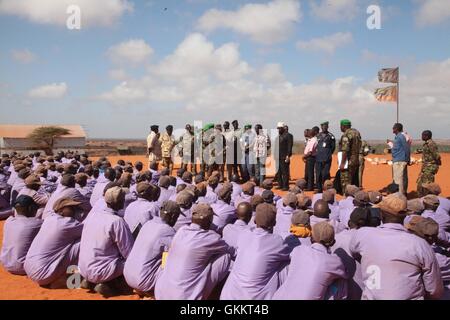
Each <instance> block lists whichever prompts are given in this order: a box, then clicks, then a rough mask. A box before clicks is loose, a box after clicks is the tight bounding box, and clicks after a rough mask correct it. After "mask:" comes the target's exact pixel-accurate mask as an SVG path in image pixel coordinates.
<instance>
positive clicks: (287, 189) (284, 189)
mask: <svg viewBox="0 0 450 320" xmlns="http://www.w3.org/2000/svg"><path fill="white" fill-rule="evenodd" d="M281 191H289V188H283V189H281Z"/></svg>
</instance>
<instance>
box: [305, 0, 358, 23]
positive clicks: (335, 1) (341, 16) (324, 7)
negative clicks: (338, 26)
mask: <svg viewBox="0 0 450 320" xmlns="http://www.w3.org/2000/svg"><path fill="white" fill-rule="evenodd" d="M310 7H311V13H312V15H314V16H315V17H317V18H319V19H321V20H327V21H329V22H337V21H345V20H351V19H353V18H354V17H355V16H356V14H357V12H358V10H359V7H358V2H357V0H310Z"/></svg>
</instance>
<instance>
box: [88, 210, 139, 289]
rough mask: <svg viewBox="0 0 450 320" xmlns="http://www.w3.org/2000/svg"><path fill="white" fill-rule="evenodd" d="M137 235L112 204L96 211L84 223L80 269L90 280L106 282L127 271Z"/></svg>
mask: <svg viewBox="0 0 450 320" xmlns="http://www.w3.org/2000/svg"><path fill="white" fill-rule="evenodd" d="M132 247H133V236H132V234H131V231H130V229H129V228H128V226H127V224H126V222H125V220H123V218H121V217H119V216H118V215H117V212H115V211H114V210H112V209H110V208H105V209H104V210H102V211H99V212H94V213H93V214H92V215H90V217H89V219H87V220H86V221H85V223H84V230H83V235H82V236H81V244H80V260H79V268H80V273H81V274H82V275H83V277H85V278H86V279H87V280H88V281H90V282H93V283H102V282H107V281H110V280H113V279H115V278H117V277H119V276H121V275H122V273H123V267H124V264H125V259H126V258H127V257H128V255H129V254H130V251H131V248H132Z"/></svg>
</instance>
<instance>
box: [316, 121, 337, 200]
mask: <svg viewBox="0 0 450 320" xmlns="http://www.w3.org/2000/svg"><path fill="white" fill-rule="evenodd" d="M328 125H329V122H328V121H326V122H323V123H321V124H320V127H321V129H322V132H320V133H319V134H318V135H317V140H318V144H317V155H316V182H317V189H318V192H319V193H322V191H323V190H322V189H323V183H324V182H325V181H326V180H329V179H330V169H331V161H332V158H333V153H334V150H335V149H336V139H335V137H334V135H333V134H332V133H331V132H329V131H328Z"/></svg>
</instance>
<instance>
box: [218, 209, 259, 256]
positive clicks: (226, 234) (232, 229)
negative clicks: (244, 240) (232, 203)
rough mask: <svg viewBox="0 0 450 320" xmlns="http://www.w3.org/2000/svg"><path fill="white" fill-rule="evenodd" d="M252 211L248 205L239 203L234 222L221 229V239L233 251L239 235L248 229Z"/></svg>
mask: <svg viewBox="0 0 450 320" xmlns="http://www.w3.org/2000/svg"><path fill="white" fill-rule="evenodd" d="M252 214H253V209H252V206H251V204H250V203H248V202H241V203H239V205H238V207H237V209H236V218H237V220H236V222H234V223H233V224H227V225H226V226H225V228H223V232H222V239H223V240H224V241H225V242H226V243H227V244H228V245H229V246H230V247H233V248H234V249H236V248H237V242H238V239H239V237H240V236H241V234H242V233H243V232H244V231H246V230H249V229H250V226H249V225H248V223H249V222H250V219H251V218H252Z"/></svg>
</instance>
